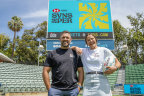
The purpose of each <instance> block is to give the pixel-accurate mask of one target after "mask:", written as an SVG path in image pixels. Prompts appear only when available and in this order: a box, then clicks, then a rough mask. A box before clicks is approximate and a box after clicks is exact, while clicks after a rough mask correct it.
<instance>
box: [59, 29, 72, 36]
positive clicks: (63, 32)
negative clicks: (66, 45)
mask: <svg viewBox="0 0 144 96" xmlns="http://www.w3.org/2000/svg"><path fill="white" fill-rule="evenodd" d="M66 33H68V34H70V32H69V31H66V30H65V31H62V32H61V34H60V37H61V36H62V35H63V34H66Z"/></svg>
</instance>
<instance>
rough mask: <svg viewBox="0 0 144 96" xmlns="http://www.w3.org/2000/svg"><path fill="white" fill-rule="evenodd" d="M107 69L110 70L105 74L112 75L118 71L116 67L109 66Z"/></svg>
mask: <svg viewBox="0 0 144 96" xmlns="http://www.w3.org/2000/svg"><path fill="white" fill-rule="evenodd" d="M106 68H108V70H106V71H105V72H104V74H112V73H113V72H115V71H116V70H117V68H116V67H115V66H107V67H106Z"/></svg>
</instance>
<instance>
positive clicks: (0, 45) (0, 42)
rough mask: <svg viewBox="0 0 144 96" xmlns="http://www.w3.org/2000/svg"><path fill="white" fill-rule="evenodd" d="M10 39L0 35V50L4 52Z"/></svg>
mask: <svg viewBox="0 0 144 96" xmlns="http://www.w3.org/2000/svg"><path fill="white" fill-rule="evenodd" d="M9 41H10V39H9V37H8V36H5V35H3V34H0V50H1V51H4V50H6V48H7V47H8V43H9Z"/></svg>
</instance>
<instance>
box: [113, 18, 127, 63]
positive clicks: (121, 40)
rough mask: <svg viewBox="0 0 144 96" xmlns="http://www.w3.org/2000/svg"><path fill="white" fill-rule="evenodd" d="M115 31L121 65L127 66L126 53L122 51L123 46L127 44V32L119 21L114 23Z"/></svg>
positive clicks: (116, 49) (116, 46)
mask: <svg viewBox="0 0 144 96" xmlns="http://www.w3.org/2000/svg"><path fill="white" fill-rule="evenodd" d="M113 30H114V38H115V51H114V53H115V54H116V56H117V58H118V59H119V60H120V62H121V64H126V55H125V54H126V51H124V50H123V49H122V47H123V45H124V44H126V33H127V30H126V29H125V28H124V27H123V26H122V25H121V24H120V22H119V21H118V20H114V21H113Z"/></svg>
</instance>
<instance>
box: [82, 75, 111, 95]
mask: <svg viewBox="0 0 144 96" xmlns="http://www.w3.org/2000/svg"><path fill="white" fill-rule="evenodd" d="M83 96H112V93H111V89H110V85H109V82H108V79H107V77H106V76H105V75H101V74H86V75H85V81H84V89H83Z"/></svg>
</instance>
